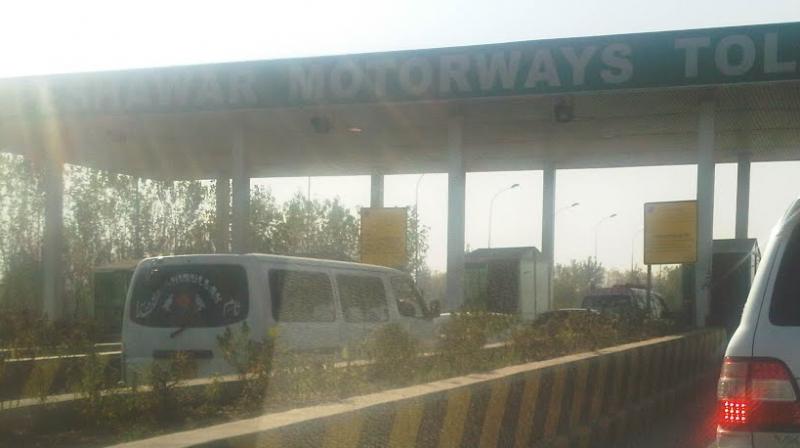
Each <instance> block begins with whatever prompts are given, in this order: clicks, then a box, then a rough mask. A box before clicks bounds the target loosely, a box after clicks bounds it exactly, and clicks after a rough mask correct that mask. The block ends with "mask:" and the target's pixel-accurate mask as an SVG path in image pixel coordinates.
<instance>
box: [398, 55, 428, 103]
mask: <svg viewBox="0 0 800 448" xmlns="http://www.w3.org/2000/svg"><path fill="white" fill-rule="evenodd" d="M398 78H399V79H398V80H399V81H400V88H402V89H403V90H404V91H405V92H406V93H408V94H409V95H413V96H421V95H424V94H425V92H427V91H428V90H429V89H430V88H431V81H432V80H433V67H431V63H430V62H429V61H428V60H427V59H422V58H411V59H407V60H405V61H403V63H402V64H400V73H399V76H398Z"/></svg>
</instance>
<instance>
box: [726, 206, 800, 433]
mask: <svg viewBox="0 0 800 448" xmlns="http://www.w3.org/2000/svg"><path fill="white" fill-rule="evenodd" d="M799 274H800V200H798V201H796V202H795V203H794V204H793V205H792V207H790V208H789V210H788V211H787V212H786V214H785V215H784V216H783V218H782V219H781V220H780V221H779V222H778V224H777V226H776V227H775V229H774V230H773V233H772V235H771V237H770V240H769V244H768V245H767V250H766V252H765V255H764V258H763V260H762V262H761V264H760V265H759V267H758V272H757V273H756V276H755V279H754V281H753V286H752V287H751V288H750V294H749V295H748V297H747V302H746V303H745V306H744V310H743V313H742V319H741V321H740V323H739V327H738V328H737V329H736V331H735V332H734V334H733V336H732V337H731V340H730V342H729V343H728V348H727V350H726V351H725V360H724V362H723V365H722V372H721V373H720V379H719V385H718V387H717V397H718V403H719V409H718V425H719V426H718V429H717V444H718V446H719V447H723V448H724V447H757V448H763V447H796V446H800V390H799V389H798V387H797V380H798V377H800V275H799Z"/></svg>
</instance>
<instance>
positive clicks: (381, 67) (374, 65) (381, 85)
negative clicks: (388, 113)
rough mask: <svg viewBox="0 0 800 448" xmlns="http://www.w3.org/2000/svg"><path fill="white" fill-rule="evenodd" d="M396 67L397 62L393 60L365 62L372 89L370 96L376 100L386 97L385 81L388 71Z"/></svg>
mask: <svg viewBox="0 0 800 448" xmlns="http://www.w3.org/2000/svg"><path fill="white" fill-rule="evenodd" d="M396 67H397V62H396V61H395V60H394V59H383V60H379V61H368V62H367V73H368V76H369V80H370V87H371V88H372V94H373V95H375V96H376V97H377V98H384V97H386V95H387V92H386V79H387V78H388V74H389V70H394V69H395V68H396Z"/></svg>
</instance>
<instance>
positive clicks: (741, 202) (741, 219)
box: [736, 153, 750, 239]
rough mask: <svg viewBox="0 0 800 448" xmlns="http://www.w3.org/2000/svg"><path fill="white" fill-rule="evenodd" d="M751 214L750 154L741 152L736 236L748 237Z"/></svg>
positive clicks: (737, 182)
mask: <svg viewBox="0 0 800 448" xmlns="http://www.w3.org/2000/svg"><path fill="white" fill-rule="evenodd" d="M749 215H750V154H749V153H740V154H739V162H738V164H737V170H736V238H737V239H745V238H747V227H748V221H749Z"/></svg>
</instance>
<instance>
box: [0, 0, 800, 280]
mask: <svg viewBox="0 0 800 448" xmlns="http://www.w3.org/2000/svg"><path fill="white" fill-rule="evenodd" d="M0 12H2V17H3V18H4V19H5V20H3V24H2V26H0V54H2V56H3V63H2V64H0V77H11V76H24V75H34V74H50V73H65V72H82V71H96V70H113V69H125V68H135V67H156V66H169V65H183V64H197V63H213V62H226V61H240V60H258V59H274V58H290V57H303V56H314V55H330V54H348V53H361V52H373V51H390V50H401V49H418V48H434V47H449V46H456V45H472V44H484V43H495V42H509V41H518V40H532V39H540V38H553V37H572V36H591V35H603V34H617V33H631V32H646V31H659V30H675V29H690V28H703V27H717V26H730V25H744V24H756V23H774V22H790V21H800V3H798V0H772V1H770V0H761V1H759V2H754V1H752V0H713V1H712V0H705V1H703V0H693V1H686V0H673V1H662V2H651V1H642V0H604V1H588V0H561V1H558V2H554V1H538V0H519V1H507V0H494V1H491V2H488V1H469V0H456V1H449V0H447V1H433V0H406V1H403V2H380V1H355V0H339V1H335V2H330V1H305V2H269V1H268V2H263V1H261V2H244V1H238V0H226V1H225V2H202V1H197V0H195V1H169V2H166V1H163V0H159V1H150V0H137V1H135V2H131V1H111V0H103V1H80V0H73V1H69V2H64V1H49V2H44V1H35V0H34V1H25V2H11V1H9V2H4V3H3V4H2V5H0ZM798 172H800V163H795V162H784V163H756V164H753V167H752V174H751V185H752V186H751V196H750V236H751V237H756V238H758V239H759V243H760V245H761V246H762V247H763V246H764V245H765V244H766V238H767V236H768V234H769V231H770V229H771V227H772V225H773V224H774V223H775V222H776V221H777V219H778V218H779V217H780V215H781V214H782V213H783V211H784V210H785V209H786V207H788V205H789V204H790V203H791V201H792V200H793V199H795V198H797V197H798V195H800V182H798V180H797V179H798V175H797V173H798ZM418 181H419V195H418V197H419V210H420V217H421V220H422V223H423V225H425V226H427V227H428V228H429V232H430V251H429V254H428V259H427V261H428V264H429V265H430V266H431V268H432V269H434V270H443V269H444V267H445V265H446V259H445V254H446V244H445V239H446V238H445V232H446V224H447V216H446V209H447V207H446V200H447V176H446V175H445V174H426V175H425V176H424V177H423V178H422V179H421V180H420V176H419V175H403V176H388V177H387V179H386V185H385V205H386V206H407V205H413V204H414V201H415V197H417V195H416V194H415V192H416V186H417V182H418ZM254 182H257V183H261V184H266V185H269V186H270V187H271V188H272V189H273V193H274V194H275V196H276V197H277V198H278V199H279V200H285V199H288V198H289V197H291V196H292V195H293V194H295V193H296V192H297V191H301V192H304V193H306V192H307V186H308V180H307V178H280V179H258V180H254ZM515 183H518V184H519V185H520V186H519V188H515V189H512V190H509V191H506V192H504V193H502V194H501V195H499V196H498V198H497V201H496V203H495V208H494V213H493V231H492V245H493V247H503V246H523V245H525V246H527V245H534V246H537V247H539V246H540V244H541V207H542V175H541V172H539V171H517V172H493V173H469V174H468V175H467V204H466V207H467V208H466V214H467V221H466V222H467V225H466V233H467V234H466V243H467V247H469V248H472V249H476V248H480V247H486V245H487V243H488V228H489V222H488V219H489V216H488V215H489V213H488V211H489V203H490V201H491V197H492V196H493V195H494V194H495V193H497V192H498V191H500V190H502V189H504V188H506V187H508V186H510V185H512V184H515ZM735 185H736V166H735V165H730V164H724V165H717V169H716V189H715V192H716V198H715V207H714V237H715V238H731V237H733V232H734V213H735V194H736V187H735ZM695 190H696V169H695V167H694V166H693V165H686V166H671V167H647V168H617V169H592V170H560V171H558V174H557V183H556V207H557V209H558V210H560V211H559V213H558V215H557V218H556V246H555V257H556V262H559V263H565V262H568V261H569V260H571V259H580V258H585V257H588V256H591V255H593V254H594V250H595V229H597V256H598V259H599V260H600V261H601V262H602V263H603V264H604V265H606V266H610V267H614V268H621V269H624V268H628V267H630V265H631V263H632V262H633V263H641V255H642V254H641V252H642V246H641V244H642V235H641V231H640V229H641V227H642V205H643V203H645V202H653V201H665V200H681V199H693V198H694V197H695ZM311 195H312V197H313V198H316V199H326V198H332V197H334V196H339V197H340V198H341V199H342V201H343V202H344V203H345V204H346V205H347V206H349V207H351V208H353V209H354V210H355V209H357V208H358V207H362V206H367V205H368V204H369V178H368V177H366V176H351V177H325V178H313V179H312V182H311ZM575 202H579V203H580V205H578V206H576V207H573V208H568V206H569V205H570V204H572V203H575ZM613 213H616V214H617V216H616V217H615V218H612V219H608V220H605V221H604V222H603V223H602V224H601V225H600V226H597V223H598V222H599V221H600V220H601V219H602V218H603V217H605V216H609V215H611V214H613Z"/></svg>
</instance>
